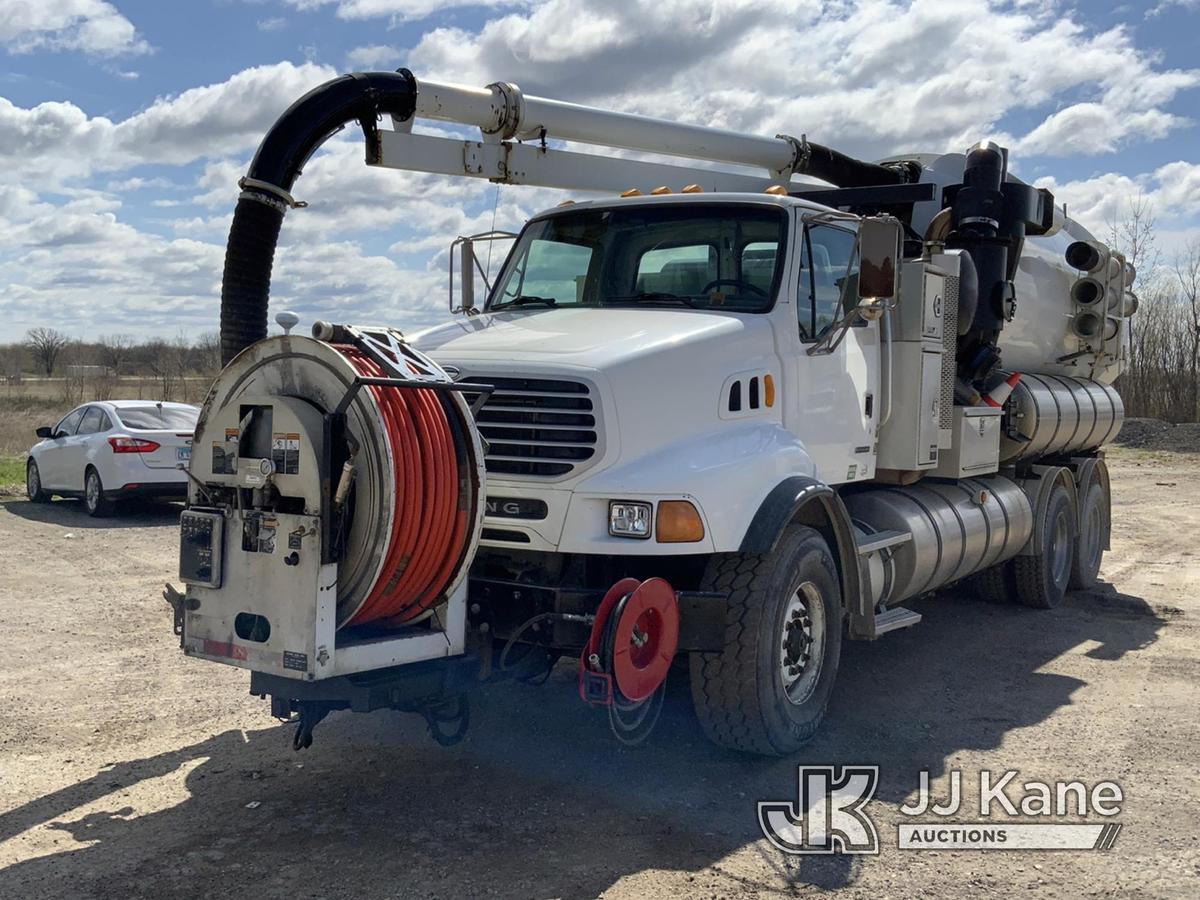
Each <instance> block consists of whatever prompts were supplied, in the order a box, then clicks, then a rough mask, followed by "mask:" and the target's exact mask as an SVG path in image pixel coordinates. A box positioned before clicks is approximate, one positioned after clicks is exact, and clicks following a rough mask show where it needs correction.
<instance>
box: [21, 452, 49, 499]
mask: <svg viewBox="0 0 1200 900" xmlns="http://www.w3.org/2000/svg"><path fill="white" fill-rule="evenodd" d="M25 495H26V496H27V497H29V499H30V500H31V501H33V502H34V503H49V502H50V495H49V494H48V493H47V492H46V490H45V489H44V488H43V487H42V473H41V471H40V470H39V469H38V465H37V463H35V462H34V461H33V460H32V459H31V460H29V462H27V463H26V464H25Z"/></svg>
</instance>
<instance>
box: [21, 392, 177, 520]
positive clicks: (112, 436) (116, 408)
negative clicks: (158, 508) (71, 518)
mask: <svg viewBox="0 0 1200 900" xmlns="http://www.w3.org/2000/svg"><path fill="white" fill-rule="evenodd" d="M199 415H200V407H198V406H192V405H191V404H189V403H154V402H149V401H146V400H102V401H96V402H94V403H85V404H84V405H83V406H80V407H78V408H77V409H73V410H71V412H69V413H67V414H66V415H65V416H63V418H62V420H61V421H60V422H59V423H58V424H57V425H55V426H54V427H53V428H50V427H45V426H44V427H42V428H39V429H38V430H37V436H38V437H40V438H42V440H41V441H39V442H38V443H36V444H34V446H33V449H32V450H30V451H29V461H28V462H27V463H26V468H25V490H26V492H27V493H28V494H29V499H30V500H32V501H33V502H35V503H44V502H46V501H47V500H49V499H50V498H51V497H52V496H54V495H58V496H61V497H82V498H83V502H84V504H85V505H86V506H87V511H88V514H89V515H93V516H104V515H107V514H108V513H110V512H111V511H112V508H113V504H114V502H116V501H117V500H121V499H124V498H129V497H138V496H142V497H144V496H155V497H184V496H185V495H186V494H187V472H186V471H185V469H186V467H187V464H188V461H189V460H190V459H191V455H192V434H193V433H194V432H195V430H196V418H197V417H198V416H199ZM181 464H182V467H181Z"/></svg>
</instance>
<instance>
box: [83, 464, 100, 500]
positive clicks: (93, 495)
mask: <svg viewBox="0 0 1200 900" xmlns="http://www.w3.org/2000/svg"><path fill="white" fill-rule="evenodd" d="M86 492H87V505H88V509H95V508H96V507H97V506H98V505H99V504H100V479H99V478H97V477H96V473H95V472H89V473H88V477H87V488H86Z"/></svg>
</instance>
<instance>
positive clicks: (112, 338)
mask: <svg viewBox="0 0 1200 900" xmlns="http://www.w3.org/2000/svg"><path fill="white" fill-rule="evenodd" d="M133 348H134V340H133V336H132V335H128V334H109V335H105V336H104V337H102V338H100V361H101V363H102V364H103V365H104V366H106V367H107V368H108V369H110V370H111V371H112V374H114V375H120V374H121V367H122V366H124V365H127V364H128V363H129V361H130V359H131V358H132V357H133Z"/></svg>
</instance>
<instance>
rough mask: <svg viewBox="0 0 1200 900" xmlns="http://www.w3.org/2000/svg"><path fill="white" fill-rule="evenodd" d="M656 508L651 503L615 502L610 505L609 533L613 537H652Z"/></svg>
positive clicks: (644, 538) (643, 538)
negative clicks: (651, 529) (652, 523)
mask: <svg viewBox="0 0 1200 900" xmlns="http://www.w3.org/2000/svg"><path fill="white" fill-rule="evenodd" d="M653 514H654V507H653V506H652V505H651V504H649V503H628V502H626V501H624V500H613V501H612V502H611V503H609V504H608V533H609V534H611V535H612V536H613V537H626V538H640V539H642V540H646V539H648V538H649V537H650V522H651V520H652V519H653Z"/></svg>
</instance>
